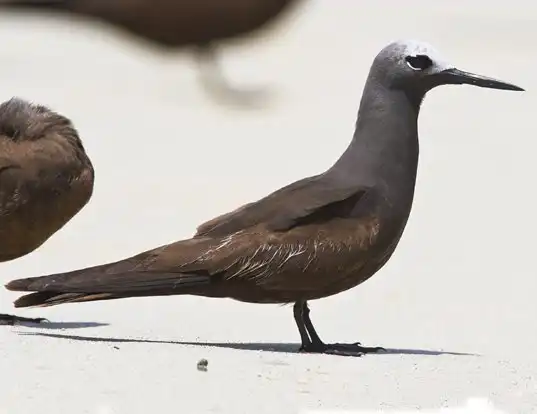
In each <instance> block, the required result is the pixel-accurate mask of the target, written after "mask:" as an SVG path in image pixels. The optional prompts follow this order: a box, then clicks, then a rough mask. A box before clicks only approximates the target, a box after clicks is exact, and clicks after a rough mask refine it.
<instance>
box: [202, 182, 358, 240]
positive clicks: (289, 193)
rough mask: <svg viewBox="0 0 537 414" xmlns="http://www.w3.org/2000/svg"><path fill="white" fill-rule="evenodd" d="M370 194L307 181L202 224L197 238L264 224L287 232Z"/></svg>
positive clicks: (342, 185)
mask: <svg viewBox="0 0 537 414" xmlns="http://www.w3.org/2000/svg"><path fill="white" fill-rule="evenodd" d="M367 190H368V188H367V187H364V186H359V185H350V184H341V183H337V182H333V181H332V180H330V178H328V177H327V176H325V175H317V176H313V177H308V178H305V179H302V180H299V181H296V182H294V183H292V184H290V185H288V186H286V187H283V188H281V189H279V190H277V191H275V192H273V193H272V194H270V195H268V196H266V197H264V198H262V199H260V200H258V201H256V202H253V203H249V204H246V205H244V206H242V207H240V208H238V209H236V210H234V211H231V212H230V213H227V214H223V215H221V216H218V217H216V218H214V219H212V220H209V221H207V222H205V223H203V224H201V225H200V226H199V227H198V228H197V232H196V235H195V237H199V236H211V237H219V236H225V235H228V234H232V233H235V232H237V231H239V230H244V229H247V228H249V227H252V226H256V225H259V224H261V223H262V224H263V225H264V227H265V228H266V229H267V230H269V231H286V230H289V229H290V228H292V227H294V226H295V225H297V224H298V223H300V222H304V220H308V217H309V219H312V216H313V215H315V214H316V213H320V212H321V210H326V209H327V208H328V209H329V208H330V207H331V206H334V204H337V203H341V202H344V201H345V200H348V199H350V198H356V199H357V198H359V197H360V196H361V195H362V194H364V193H365V191H367Z"/></svg>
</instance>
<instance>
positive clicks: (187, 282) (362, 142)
mask: <svg viewBox="0 0 537 414" xmlns="http://www.w3.org/2000/svg"><path fill="white" fill-rule="evenodd" d="M445 84H471V85H475V86H480V87H486V88H495V89H503V90H511V91H522V90H523V89H522V88H520V87H518V86H516V85H513V84H509V83H506V82H502V81H499V80H496V79H492V78H488V77H484V76H481V75H476V74H472V73H469V72H463V71H460V70H458V69H456V68H454V67H453V66H451V65H448V64H447V63H446V62H445V61H444V60H443V59H442V58H441V57H439V55H438V53H437V52H436V51H435V50H434V49H432V47H430V46H428V45H427V44H423V43H419V42H415V41H406V42H394V43H391V44H389V45H388V46H386V47H385V48H384V49H383V50H381V52H380V53H379V54H378V55H377V57H376V58H375V60H374V62H373V65H372V66H371V69H370V72H369V76H368V80H367V82H366V85H365V87H364V93H363V96H362V99H361V102H360V109H359V112H358V118H357V121H356V127H355V132H354V136H353V139H352V141H351V143H350V145H349V147H348V148H347V149H346V150H345V152H344V153H343V154H342V155H341V157H340V158H339V159H338V160H337V161H336V162H335V163H334V165H332V167H330V168H329V169H328V170H327V171H325V172H324V173H322V174H319V175H316V176H313V177H308V178H305V179H302V180H300V181H297V182H295V183H293V184H290V185H288V186H287V187H284V188H282V189H280V190H278V191H276V192H274V193H272V194H271V195H269V196H267V197H265V198H263V199H261V200H259V201H257V202H254V203H250V204H247V205H245V206H243V207H241V208H239V209H237V210H235V211H234V212H231V213H228V214H224V215H221V216H220V217H217V218H215V219H213V220H210V221H208V222H206V223H204V224H202V225H201V226H199V227H198V230H197V233H196V235H195V236H194V237H193V238H191V239H188V240H182V241H179V242H176V243H172V244H169V245H166V246H162V247H159V248H156V249H153V250H150V251H146V252H143V253H140V254H138V255H136V256H134V257H131V258H127V259H125V260H121V261H118V262H115V263H110V264H105V265H101V266H95V267H91V268H87V269H82V270H76V271H73V272H68V273H60V274H54V275H48V276H42V277H34V278H27V279H19V280H14V281H12V282H10V283H8V284H7V288H8V289H10V290H16V291H29V292H36V293H31V294H28V295H25V296H22V297H20V298H19V299H17V300H16V302H15V306H17V307H26V306H50V305H57V304H61V303H74V302H87V301H97V300H110V299H119V298H128V297H142V296H165V295H185V294H190V295H199V296H207V297H227V298H233V299H236V300H239V301H243V302H250V303H294V316H295V321H296V323H297V326H298V330H299V333H300V337H301V340H302V347H301V349H302V350H303V351H305V352H324V353H336V354H343V355H362V354H363V353H364V352H370V351H375V350H378V349H379V348H365V347H362V346H361V345H359V344H330V345H327V344H325V343H323V342H322V341H321V339H320V338H319V336H318V335H317V333H316V332H315V329H314V328H313V324H312V323H311V320H310V317H309V308H308V304H307V301H308V300H311V299H319V298H324V297H327V296H330V295H335V294H337V293H339V292H342V291H345V290H347V289H350V288H353V287H355V286H357V285H359V284H361V283H363V282H364V281H365V280H367V279H369V278H370V277H371V276H373V275H374V274H375V273H376V272H377V271H378V270H379V269H380V268H381V267H382V266H383V265H384V264H385V263H386V262H387V261H388V260H389V258H390V257H391V256H392V254H393V252H394V251H395V249H396V247H397V245H398V243H399V241H400V239H401V236H402V234H403V231H404V229H405V226H406V224H407V221H408V218H409V215H410V211H411V209H412V203H413V199H414V189H415V184H416V176H417V168H418V158H419V142H418V114H419V110H420V107H421V102H422V101H423V97H424V96H425V94H426V93H427V92H428V91H429V90H431V89H432V88H434V87H436V86H439V85H445ZM275 162H277V160H275Z"/></svg>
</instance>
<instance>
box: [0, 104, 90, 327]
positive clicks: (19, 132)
mask: <svg viewBox="0 0 537 414" xmlns="http://www.w3.org/2000/svg"><path fill="white" fill-rule="evenodd" d="M93 182H94V171H93V166H92V164H91V162H90V160H89V158H88V156H87V155H86V152H85V150H84V147H83V145H82V142H81V140H80V138H79V136H78V132H77V131H76V129H75V128H74V126H73V124H72V123H71V121H70V120H69V119H67V118H65V117H64V116H62V115H59V114H57V113H55V112H53V111H51V110H50V109H48V108H46V107H44V106H41V105H34V104H30V103H28V102H25V101H23V100H21V99H17V98H13V99H11V100H9V101H7V102H4V103H2V104H1V105H0V261H2V262H5V261H8V260H13V259H17V258H19V257H21V256H24V255H26V254H28V253H31V252H33V251H34V250H36V249H37V248H38V247H40V246H41V245H42V244H43V243H44V242H45V241H47V240H48V239H49V238H50V237H51V236H52V235H53V234H54V233H56V232H57V231H58V230H60V229H61V228H62V227H63V226H64V225H65V224H66V223H67V222H68V221H69V220H71V218H72V217H73V216H75V215H76V214H77V213H78V212H79V211H80V210H81V209H82V207H84V206H85V205H86V203H87V202H88V201H89V199H90V197H91V195H92V192H93ZM17 319H19V320H29V321H36V322H37V321H39V320H40V319H28V318H19V317H15V316H13V315H0V323H2V322H3V323H13V322H15V321H16V320H17Z"/></svg>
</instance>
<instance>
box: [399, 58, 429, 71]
mask: <svg viewBox="0 0 537 414" xmlns="http://www.w3.org/2000/svg"><path fill="white" fill-rule="evenodd" d="M405 60H406V64H407V65H408V66H410V68H411V69H413V70H425V69H427V68H429V67H431V66H432V64H433V61H432V60H431V58H430V57H429V56H427V55H416V56H407V57H406V58H405Z"/></svg>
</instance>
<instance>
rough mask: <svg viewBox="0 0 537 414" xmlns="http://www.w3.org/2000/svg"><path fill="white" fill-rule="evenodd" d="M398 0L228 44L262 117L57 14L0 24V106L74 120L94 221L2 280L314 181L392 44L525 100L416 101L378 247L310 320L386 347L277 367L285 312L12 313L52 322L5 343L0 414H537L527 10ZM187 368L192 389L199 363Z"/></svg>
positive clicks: (163, 237) (149, 308) (536, 11)
mask: <svg viewBox="0 0 537 414" xmlns="http://www.w3.org/2000/svg"><path fill="white" fill-rule="evenodd" d="M368 3H376V5H375V6H371V5H366V4H368ZM394 3H395V4H399V3H396V2H394V1H391V2H388V1H376V2H365V1H364V2H359V1H351V0H346V1H344V0H339V1H334V0H324V1H314V2H308V3H306V4H304V5H303V6H301V7H300V8H299V9H297V11H296V13H295V15H294V17H290V18H289V19H287V20H286V21H285V22H282V24H281V25H280V26H279V27H277V28H275V29H274V30H273V31H272V32H271V33H269V35H270V36H271V37H266V38H265V39H264V40H263V42H262V43H256V42H255V41H252V42H246V43H244V44H241V45H234V46H233V47H231V48H229V49H227V51H225V65H226V66H225V68H226V71H227V73H228V75H229V76H230V77H232V78H233V79H235V81H236V82H237V83H239V82H241V79H242V82H243V84H254V85H268V87H270V88H271V90H274V95H273V99H272V100H271V103H270V105H267V107H266V108H261V109H258V110H240V109H233V108H225V107H223V106H221V105H220V106H219V105H218V104H215V103H214V101H211V100H210V98H208V97H207V96H206V95H205V94H204V93H203V92H202V90H201V89H200V87H199V84H198V83H197V82H196V81H195V79H196V72H195V71H194V66H193V64H192V61H191V59H190V57H189V56H188V55H186V54H184V55H182V54H177V55H171V56H163V55H159V54H158V53H157V52H154V51H150V50H148V49H147V48H144V47H141V46H137V45H136V44H133V43H131V42H127V41H125V40H123V39H122V38H117V39H113V38H111V36H112V33H114V32H112V31H110V30H109V31H106V32H105V31H103V32H100V33H99V32H96V31H94V29H92V27H91V26H83V25H75V24H73V25H72V26H65V25H62V24H61V23H60V22H61V21H60V20H59V19H40V20H39V19H25V18H23V17H21V16H19V15H11V14H10V15H3V16H2V17H1V18H0V39H2V41H1V46H0V48H1V50H2V52H1V65H0V74H1V79H2V81H1V84H0V99H1V100H5V99H8V98H10V97H11V96H13V95H18V96H21V97H24V98H28V99H32V100H34V101H36V102H40V103H45V104H48V105H50V106H52V107H53V108H54V109H57V110H58V111H61V112H63V113H64V114H66V115H68V116H70V117H71V118H72V119H73V120H74V122H75V123H76V125H77V127H78V128H79V130H80V132H81V135H82V137H83V139H84V142H85V145H86V147H87V150H88V152H89V154H90V156H91V157H92V159H93V161H94V164H95V168H96V172H97V177H96V188H95V194H94V197H93V199H92V200H91V202H90V204H89V205H88V206H87V207H86V208H85V209H84V210H83V211H82V212H81V213H80V214H79V215H78V216H77V217H76V218H75V219H74V220H73V221H72V222H71V223H70V224H69V225H68V226H67V227H66V228H65V229H63V230H62V231H60V232H59V233H57V235H55V236H54V237H53V238H52V239H51V240H50V241H49V242H48V243H46V244H45V245H44V246H43V247H42V248H40V249H39V250H38V251H36V252H35V253H33V254H31V255H29V256H27V257H25V258H22V259H19V260H16V261H14V262H12V263H7V264H3V265H2V266H1V267H0V269H1V271H0V276H1V280H2V282H7V281H8V280H11V279H13V278H19V277H26V276H35V275H39V274H45V273H52V272H59V271H66V270H70V269H74V268H79V267H84V266H89V265H93V264H98V263H103V262H106V261H113V260H118V259H121V258H123V257H126V256H129V255H131V254H135V253H137V252H140V251H143V250H145V249H149V248H151V247H156V246H158V245H160V244H164V243H167V242H170V241H172V240H177V239H180V238H184V237H188V236H190V235H191V234H192V233H193V232H194V230H195V227H196V226H197V225H198V224H199V223H201V222H202V221H204V220H206V219H209V218H211V217H213V216H214V215H216V214H219V213H222V212H225V211H228V210H230V209H232V208H234V207H237V206H239V205H241V204H242V203H245V202H248V201H251V200H254V199H257V198H259V197H261V196H263V195H265V194H267V193H268V192H270V191H272V190H274V189H276V188H278V187H280V186H282V185H284V184H286V183H288V182H290V181H292V180H295V179H299V178H301V177H303V176H306V175H309V174H314V173H316V172H319V171H322V170H323V169H324V168H326V167H328V166H329V165H330V164H331V163H332V162H333V161H334V160H335V159H336V158H337V157H338V156H339V154H340V153H341V151H342V150H343V149H344V148H345V147H346V146H347V144H348V142H349V140H350V137H351V134H352V131H353V126H354V121H355V115H356V110H357V106H358V102H359V99H360V96H361V92H362V86H363V83H364V81H365V77H366V75H367V72H368V70H369V65H370V64H371V61H372V59H373V57H374V55H375V54H376V53H377V51H378V50H379V49H380V48H381V47H383V46H384V45H385V44H386V43H388V42H389V41H391V40H393V39H395V38H403V37H416V38H419V39H423V40H426V41H428V42H430V43H432V44H434V45H435V46H436V47H437V48H438V49H439V50H440V51H441V52H443V53H444V55H445V56H446V57H448V58H450V59H451V60H452V61H453V62H454V63H456V64H457V65H460V67H461V68H462V69H467V70H472V71H476V72H480V73H483V74H486V75H490V76H496V77H499V78H503V79H505V80H507V81H512V82H514V83H517V84H519V85H521V86H523V87H525V88H526V89H527V92H525V93H513V92H502V91H494V90H486V89H480V88H472V87H449V88H448V87H444V88H439V89H437V90H435V91H434V92H432V93H431V94H430V96H429V97H428V98H427V99H426V101H425V103H424V107H423V110H422V114H421V117H420V134H421V161H420V169H419V180H418V184H417V190H416V198H415V204H414V210H413V213H412V216H411V219H410V221H409V224H408V226H407V230H406V232H405V234H404V236H403V240H402V242H401V244H400V246H399V248H398V250H397V252H396V254H395V255H394V256H393V258H392V260H391V261H390V262H389V264H388V265H387V266H386V267H385V268H384V269H383V270H382V271H381V272H380V273H379V274H377V275H376V276H375V277H373V278H372V279H371V280H370V281H368V282H367V283H365V284H364V285H362V286H360V287H358V288H356V289H354V290H351V291H348V292H346V293H344V294H340V295H338V296H336V297H333V298H329V299H325V300H321V301H315V302H313V303H311V308H312V319H313V321H314V324H315V325H316V326H317V328H318V331H319V333H320V335H321V336H322V337H323V338H324V339H325V340H326V341H357V340H359V341H362V343H364V344H365V345H381V346H385V347H387V348H391V349H392V351H391V352H390V354H388V355H371V356H366V357H364V358H356V359H351V358H341V357H334V356H318V355H300V354H296V353H295V349H296V348H297V346H298V339H299V337H298V333H297V331H296V327H295V324H294V321H293V318H292V311H291V309H290V308H289V307H279V306H268V305H265V306H261V305H259V306H255V305H248V304H241V303H237V302H233V301H230V300H210V299H202V298H192V297H178V298H157V299H131V300H124V301H115V302H102V303H98V302H97V303H90V304H81V305H67V306H59V307H56V308H50V309H41V310H40V309H37V310H19V311H18V312H17V313H18V314H21V315H25V316H30V317H33V316H43V317H47V318H49V319H51V320H52V321H55V322H57V323H56V324H52V325H50V326H49V327H46V326H43V327H42V328H32V327H21V326H18V327H1V329H0V375H1V376H0V378H1V383H0V384H1V385H0V413H2V414H4V413H6V414H25V413H41V414H49V413H54V414H57V413H69V414H71V413H73V414H77V413H96V414H107V413H108V414H112V413H116V414H119V413H121V414H123V413H125V414H138V413H144V414H145V413H181V414H186V413H208V412H215V413H224V412H225V413H230V414H231V413H233V414H236V413H249V414H251V413H279V414H287V413H297V412H300V411H301V410H305V409H308V408H312V409H325V410H330V409H346V410H353V409H364V410H365V409H380V408H383V409H386V410H387V412H390V411H391V410H390V409H391V408H405V409H409V408H413V407H422V408H424V409H434V408H439V407H441V406H461V405H462V404H464V403H465V401H466V400H467V399H468V398H471V397H483V398H488V399H490V400H491V401H492V402H493V403H494V404H495V405H496V406H497V407H499V408H501V409H502V410H505V411H507V412H509V413H530V412H532V410H534V411H535V410H537V408H536V407H537V377H536V376H537V353H536V349H537V335H536V324H535V322H534V321H535V315H537V301H536V300H535V297H536V291H537V281H536V276H537V274H536V270H535V265H534V263H535V262H534V259H535V238H534V232H535V228H536V225H537V221H536V218H535V211H536V209H537V201H536V200H537V199H536V197H535V191H536V187H535V177H536V169H537V167H536V163H535V149H536V148H537V147H536V144H535V140H536V139H537V123H536V121H535V115H536V114H535V108H536V107H537V106H536V105H537V102H536V97H535V92H534V90H535V88H536V87H537V75H536V74H537V47H536V46H535V43H534V39H535V37H536V36H537V26H536V24H535V19H536V18H537V7H535V6H534V5H531V2H526V1H522V0H513V1H510V2H504V4H503V5H496V3H495V2H490V1H485V0H480V1H477V0H475V1H472V2H470V1H467V0H465V1H462V0H457V1H455V0H451V1H449V2H447V1H444V2H440V1H438V2H432V1H425V0H420V1H418V0H414V1H409V2H407V3H408V4H409V5H408V6H403V5H402V4H400V5H397V6H393V4H394ZM482 7H486V8H488V9H489V10H487V11H482V10H480V9H481V8H482ZM300 156H303V157H304V158H302V159H301V158H300ZM462 200H464V201H462ZM17 296H18V295H17V294H14V293H12V292H6V291H5V290H4V289H1V290H0V304H1V305H0V311H4V312H6V311H7V312H13V311H14V309H13V308H12V306H11V302H12V300H14V299H15V298H16V297H17ZM60 322H65V323H64V324H61V323H60ZM92 323H93V325H92ZM98 324H104V325H103V326H99V325H98ZM96 325H97V326H96ZM457 353H462V354H475V355H458V354H457ZM200 358H206V359H208V361H209V366H208V371H207V372H200V371H198V370H197V369H196V364H197V361H198V360H199V359H200Z"/></svg>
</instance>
